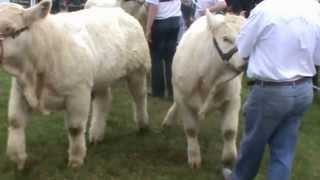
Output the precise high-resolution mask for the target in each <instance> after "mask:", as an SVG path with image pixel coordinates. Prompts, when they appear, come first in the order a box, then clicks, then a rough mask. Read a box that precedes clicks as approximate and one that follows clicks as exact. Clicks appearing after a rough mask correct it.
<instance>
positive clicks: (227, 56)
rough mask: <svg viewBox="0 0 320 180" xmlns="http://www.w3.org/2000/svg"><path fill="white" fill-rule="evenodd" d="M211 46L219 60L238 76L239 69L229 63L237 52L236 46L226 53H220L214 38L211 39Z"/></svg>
mask: <svg viewBox="0 0 320 180" xmlns="http://www.w3.org/2000/svg"><path fill="white" fill-rule="evenodd" d="M213 44H214V46H215V47H216V49H217V51H218V54H219V56H220V58H221V59H222V61H223V63H224V64H225V65H227V66H228V67H229V68H231V69H232V70H233V71H235V72H237V73H238V74H240V73H241V72H242V70H241V69H238V68H236V67H235V66H234V65H233V64H231V63H230V59H231V58H232V56H233V55H234V54H235V53H236V52H238V49H237V47H236V46H234V47H233V48H232V49H230V50H229V51H228V52H226V53H224V52H222V50H221V48H220V46H219V44H218V42H217V40H216V38H213Z"/></svg>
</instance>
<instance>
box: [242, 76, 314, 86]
mask: <svg viewBox="0 0 320 180" xmlns="http://www.w3.org/2000/svg"><path fill="white" fill-rule="evenodd" d="M311 79H312V78H311V77H303V78H300V79H297V80H294V81H282V82H274V81H262V80H255V81H249V82H248V85H249V86H250V85H261V86H294V85H299V84H302V83H304V82H307V81H309V80H311Z"/></svg>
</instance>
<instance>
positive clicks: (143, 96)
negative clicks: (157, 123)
mask: <svg viewBox="0 0 320 180" xmlns="http://www.w3.org/2000/svg"><path fill="white" fill-rule="evenodd" d="M127 82H128V88H129V91H130V93H131V95H132V97H133V100H134V104H133V108H134V120H135V122H136V123H137V126H138V128H139V130H140V131H141V130H144V129H148V128H149V117H148V112H147V84H146V73H145V72H143V71H137V72H135V73H132V74H130V75H129V76H128V77H127Z"/></svg>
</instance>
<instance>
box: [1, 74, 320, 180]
mask: <svg viewBox="0 0 320 180" xmlns="http://www.w3.org/2000/svg"><path fill="white" fill-rule="evenodd" d="M124 87H125V86H124V84H123V83H117V84H116V85H115V88H114V90H113V94H114V99H113V109H112V112H111V115H110V117H109V120H108V126H107V133H106V136H105V140H104V141H103V142H102V143H101V144H99V145H97V146H91V145H88V154H87V158H86V161H85V165H84V166H83V167H81V168H80V169H76V170H75V169H70V168H68V167H67V145H68V142H67V136H66V131H65V127H64V122H63V114H62V113H53V114H52V115H50V116H42V115H38V114H36V115H35V116H34V117H33V119H32V122H31V123H30V125H29V127H28V129H27V132H26V133H27V152H28V154H29V162H28V166H27V168H26V169H25V170H23V171H22V172H19V171H17V170H16V168H15V165H14V164H13V163H12V162H11V161H9V159H8V157H7V156H6V155H5V151H6V138H7V102H8V95H9V88H10V78H9V76H8V75H6V74H4V73H2V72H0V89H1V91H2V92H0V180H181V179H183V180H222V176H221V174H220V173H221V172H220V171H221V163H220V162H221V158H220V154H221V145H222V140H221V136H220V133H221V132H220V128H219V127H220V123H219V118H218V117H219V116H217V115H216V114H212V115H210V116H209V118H207V120H205V121H203V122H201V134H200V137H199V138H200V143H201V151H202V158H203V165H202V167H201V169H197V170H192V169H190V168H189V166H188V164H187V157H186V140H185V137H184V133H183V130H182V128H181V126H180V125H177V126H176V127H175V128H171V129H168V130H164V131H163V130H162V129H161V121H162V119H163V117H164V116H165V113H166V111H167V110H168V108H169V107H170V104H171V102H170V101H167V100H161V99H157V98H149V102H148V103H149V104H148V108H149V115H150V123H151V132H148V133H146V134H144V135H141V134H138V133H137V129H136V127H135V124H134V122H133V119H132V108H131V98H130V96H129V95H128V92H127V90H126V89H125V88H124ZM243 94H244V96H245V94H246V89H244V90H243ZM319 117H320V99H319V97H318V98H317V99H316V101H315V103H314V105H313V106H312V108H311V109H310V111H309V112H308V113H307V115H306V117H305V119H304V122H303V126H302V129H301V133H300V141H299V146H298V150H297V156H296V161H295V165H294V171H293V178H292V179H293V180H318V179H320V153H319V152H320V140H319V139H320V133H319V132H320V118H319ZM242 123H243V120H242V119H241V124H242ZM240 129H241V128H240ZM239 134H241V130H240V132H239ZM239 136H240V135H239ZM265 159H267V157H266V158H265ZM265 172H266V162H265V161H264V163H263V165H262V169H261V171H260V174H259V176H258V177H257V180H264V179H266V178H265Z"/></svg>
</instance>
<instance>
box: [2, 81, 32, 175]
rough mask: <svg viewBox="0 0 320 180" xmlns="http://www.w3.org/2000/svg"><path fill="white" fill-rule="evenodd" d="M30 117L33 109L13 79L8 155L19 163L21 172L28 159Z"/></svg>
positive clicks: (9, 112)
mask: <svg viewBox="0 0 320 180" xmlns="http://www.w3.org/2000/svg"><path fill="white" fill-rule="evenodd" d="M30 116H31V108H30V107H29V105H28V103H27V101H26V99H25V97H24V96H23V94H22V89H21V88H20V87H19V85H18V83H17V80H16V79H15V78H13V79H12V86H11V91H10V100H9V109H8V120H9V127H8V141H7V155H8V156H9V158H10V159H11V160H12V161H14V162H16V163H17V167H18V169H19V170H22V169H23V168H24V165H25V162H26V159H27V153H26V142H25V128H26V126H27V123H28V121H29V118H30Z"/></svg>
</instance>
